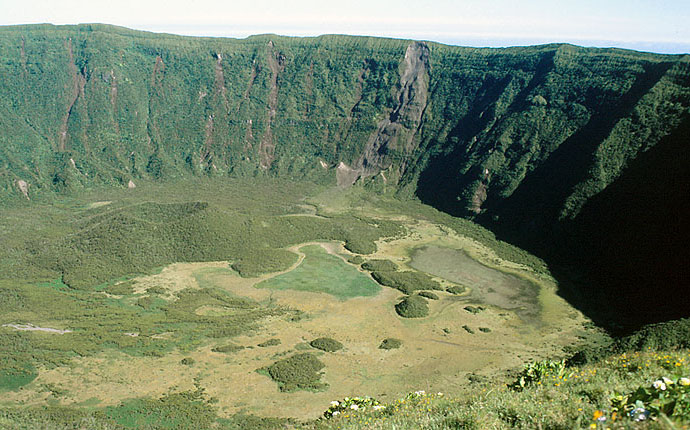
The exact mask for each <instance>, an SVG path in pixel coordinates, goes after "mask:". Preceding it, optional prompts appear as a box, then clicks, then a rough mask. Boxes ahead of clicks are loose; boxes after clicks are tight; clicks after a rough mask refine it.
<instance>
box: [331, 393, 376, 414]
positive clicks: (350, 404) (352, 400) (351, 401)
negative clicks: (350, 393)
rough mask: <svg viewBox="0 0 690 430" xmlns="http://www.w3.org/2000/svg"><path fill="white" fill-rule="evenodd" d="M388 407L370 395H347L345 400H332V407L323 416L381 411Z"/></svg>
mask: <svg viewBox="0 0 690 430" xmlns="http://www.w3.org/2000/svg"><path fill="white" fill-rule="evenodd" d="M384 409H386V407H385V406H384V405H382V404H381V403H379V402H378V400H376V399H373V398H371V397H369V396H365V397H345V398H344V399H343V400H334V401H332V402H331V407H329V408H328V409H327V410H326V412H324V413H323V416H324V417H326V418H333V417H336V416H338V415H341V414H343V413H345V412H353V411H362V412H363V411H367V410H374V411H380V410H384Z"/></svg>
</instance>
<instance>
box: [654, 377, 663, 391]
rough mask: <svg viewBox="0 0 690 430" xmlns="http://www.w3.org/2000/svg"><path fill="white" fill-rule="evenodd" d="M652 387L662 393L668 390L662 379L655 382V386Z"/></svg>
mask: <svg viewBox="0 0 690 430" xmlns="http://www.w3.org/2000/svg"><path fill="white" fill-rule="evenodd" d="M652 385H653V386H654V388H656V389H657V390H661V391H664V390H666V384H664V381H662V380H661V379H659V380H658V381H654V384H652Z"/></svg>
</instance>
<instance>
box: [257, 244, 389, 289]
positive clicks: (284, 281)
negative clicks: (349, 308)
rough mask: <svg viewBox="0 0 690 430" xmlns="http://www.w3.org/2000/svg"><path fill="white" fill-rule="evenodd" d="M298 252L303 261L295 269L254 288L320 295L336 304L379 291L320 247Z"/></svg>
mask: <svg viewBox="0 0 690 430" xmlns="http://www.w3.org/2000/svg"><path fill="white" fill-rule="evenodd" d="M300 251H301V252H303V253H304V255H305V257H304V260H303V261H302V263H301V264H300V265H299V266H298V267H297V268H296V269H294V270H292V271H290V272H288V273H285V274H282V275H279V276H276V277H275V278H271V279H269V280H266V281H263V282H261V283H259V284H258V285H257V287H258V288H271V289H276V290H284V289H293V290H299V291H310V292H323V293H328V294H331V295H333V296H335V297H337V298H339V299H340V300H347V299H350V298H352V297H361V296H364V297H367V296H374V295H376V294H377V293H378V292H379V291H380V287H379V286H378V285H376V283H375V282H373V281H372V280H371V279H369V278H368V277H367V276H365V275H364V274H362V273H361V272H359V271H357V270H356V269H355V268H354V267H352V266H350V265H348V264H346V263H345V262H344V261H343V260H342V259H340V257H337V256H335V255H331V254H329V253H327V252H326V250H325V249H323V247H321V246H319V245H308V246H303V247H301V248H300Z"/></svg>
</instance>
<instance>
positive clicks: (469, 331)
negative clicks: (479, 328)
mask: <svg viewBox="0 0 690 430" xmlns="http://www.w3.org/2000/svg"><path fill="white" fill-rule="evenodd" d="M462 328H464V329H465V331H466V332H467V333H469V334H474V330H472V329H471V328H470V326H468V325H464V326H462Z"/></svg>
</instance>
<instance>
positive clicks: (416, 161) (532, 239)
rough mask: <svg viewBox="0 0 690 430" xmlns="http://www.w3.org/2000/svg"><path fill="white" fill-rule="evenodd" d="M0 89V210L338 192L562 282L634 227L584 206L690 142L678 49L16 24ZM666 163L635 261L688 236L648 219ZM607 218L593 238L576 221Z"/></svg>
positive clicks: (622, 216) (661, 196) (673, 283)
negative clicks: (138, 191) (417, 219)
mask: <svg viewBox="0 0 690 430" xmlns="http://www.w3.org/2000/svg"><path fill="white" fill-rule="evenodd" d="M0 76H2V79H0V95H1V97H0V199H1V200H2V201H4V202H10V203H11V202H15V203H16V202H19V201H21V200H22V199H25V198H26V197H25V196H24V195H23V194H22V192H21V188H22V187H24V188H25V190H27V193H28V196H29V197H30V198H33V199H41V198H44V196H50V195H51V194H53V193H55V192H59V193H62V192H70V191H75V190H79V189H81V188H82V187H91V186H94V185H109V186H111V185H116V186H127V184H129V182H130V181H133V182H134V183H135V184H136V183H137V182H139V181H145V180H150V179H154V180H160V181H169V180H172V179H179V178H188V177H198V176H217V175H218V176H256V175H258V176H262V175H274V176H280V177H284V178H293V179H299V180H302V179H309V180H316V181H319V182H325V183H335V182H336V181H337V182H338V183H340V184H341V185H345V186H347V185H349V184H351V183H353V182H354V183H356V184H364V185H365V186H368V187H371V189H374V190H386V191H392V192H397V193H399V194H401V195H403V196H416V197H418V198H419V199H421V200H422V201H423V202H425V203H429V204H431V205H433V206H435V207H437V208H439V209H442V210H444V211H446V212H449V213H451V214H453V215H460V216H466V217H471V218H474V219H476V220H478V221H479V222H481V223H483V224H484V225H486V226H489V227H490V228H491V229H492V230H494V231H496V232H498V233H499V234H500V236H501V237H502V238H505V239H508V240H509V241H511V242H513V243H517V244H519V245H521V246H523V247H526V248H528V249H530V250H532V251H534V252H536V253H538V254H539V255H540V256H543V257H547V258H549V259H550V260H552V262H553V263H555V264H561V263H565V264H568V265H571V264H572V261H573V259H574V258H582V257H584V258H585V260H584V262H579V263H577V265H578V266H579V268H578V270H579V269H581V268H582V266H587V267H591V266H592V265H601V266H602V267H604V268H608V267H612V266H613V265H614V263H615V261H616V258H617V257H618V256H617V255H612V253H611V252H609V251H606V249H612V248H614V249H615V248H616V247H617V244H618V243H621V241H620V240H618V239H615V238H613V239H607V238H606V232H607V231H609V230H610V229H614V228H616V227H617V226H629V228H631V229H635V228H641V227H640V223H639V222H638V221H637V220H638V219H639V217H638V215H639V211H629V212H628V211H621V210H619V206H616V207H610V206H608V207H607V206H606V205H603V204H601V203H596V202H597V201H599V202H600V201H601V200H602V198H601V197H599V196H601V195H603V194H605V195H607V200H610V201H627V200H626V199H625V196H626V194H625V193H626V192H627V191H624V189H625V190H629V189H630V188H627V187H626V186H624V185H620V186H617V185H616V184H618V183H620V184H626V183H629V184H630V183H632V182H634V181H637V180H638V179H630V180H628V179H627V176H628V175H635V178H640V177H644V176H646V175H649V174H653V173H654V172H660V171H661V172H663V171H665V169H666V166H667V164H668V162H667V161H668V160H666V159H661V158H660V157H642V156H643V155H645V154H647V153H650V152H652V151H653V150H654V149H655V148H656V146H658V145H659V144H660V143H663V142H666V141H668V140H669V139H671V140H673V141H677V144H676V145H675V147H674V148H675V149H672V150H669V151H666V152H665V154H666V156H667V157H669V159H671V160H674V159H679V157H680V156H681V153H679V152H678V151H679V150H681V151H682V148H684V147H686V146H687V143H688V142H687V141H688V137H687V134H684V133H683V132H682V130H683V129H684V128H683V127H684V126H683V124H684V123H686V122H687V118H688V113H689V112H690V57H688V56H687V55H675V56H670V55H657V54H651V53H641V52H634V51H626V50H619V49H592V48H581V47H577V46H571V45H563V44H559V45H555V44H554V45H544V46H535V47H521V48H507V49H475V48H462V47H453V46H444V45H440V44H435V43H422V42H412V41H406V40H393V39H380V38H368V37H349V36H321V37H315V38H287V37H280V36H275V35H262V36H255V37H250V38H247V39H244V40H234V39H211V38H192V37H181V36H173V35H163V34H153V33H146V32H138V31H132V30H127V29H124V28H119V27H112V26H107V25H79V26H50V25H30V26H10V27H2V28H0ZM665 147H668V145H665ZM678 148H680V149H678ZM640 158H644V159H645V160H647V161H644V162H637V160H638V159H640ZM632 166H636V167H634V168H633V167H632ZM679 169H680V170H679ZM679 169H676V170H675V171H676V172H677V174H678V175H679V176H678V177H677V178H676V177H674V179H673V180H669V181H668V182H669V184H668V185H667V186H665V187H658V188H652V189H650V188H646V187H636V188H634V190H635V191H636V193H635V196H634V200H635V201H636V202H637V203H636V205H637V207H644V205H645V204H646V203H645V202H651V201H653V202H655V204H656V203H658V201H661V202H662V203H661V207H659V206H654V211H657V209H658V212H659V213H660V217H659V218H658V219H657V218H656V217H654V216H652V217H651V220H650V222H651V223H653V224H655V225H659V226H660V227H659V230H658V232H657V234H653V235H648V236H649V237H648V238H647V239H648V242H647V243H648V248H649V252H647V251H645V252H646V254H650V255H658V254H659V253H663V252H664V250H665V248H666V246H667V244H668V243H669V241H671V242H673V243H676V241H675V240H676V239H675V238H680V239H678V241H679V242H683V241H685V239H687V238H688V237H689V236H690V235H689V233H688V229H687V227H685V226H684V225H680V231H677V229H676V230H672V229H671V228H670V225H667V223H666V222H665V221H664V220H667V219H669V216H671V217H672V215H671V214H673V213H674V211H675V210H677V209H678V208H680V209H681V210H684V209H683V208H687V207H688V205H687V201H688V196H687V193H683V192H682V191H683V190H682V189H681V188H682V184H684V183H687V182H688V178H687V171H685V170H687V169H682V168H679ZM640 175H641V176H640ZM666 179H668V178H666ZM612 184H613V185H616V186H613V185H612ZM610 186H613V188H611V187H610ZM679 187H680V188H679ZM609 190H611V191H609ZM672 199H676V200H674V201H675V203H673V204H670V205H669V204H667V202H669V201H671V200H672ZM677 199H680V202H678V200H677ZM649 207H651V206H649ZM604 210H605V211H607V212H606V216H603V217H602V219H604V220H605V223H604V224H598V225H597V224H596V223H594V224H593V223H592V222H591V221H588V220H591V219H596V218H598V217H600V216H602V215H603V213H601V212H600V211H604ZM583 211H584V215H583V216H584V217H585V218H586V219H585V218H582V220H581V219H580V214H581V213H583ZM681 224H682V223H681ZM643 225H647V224H646V223H644V224H643ZM672 225H675V224H672ZM642 228H644V227H642ZM674 228H675V227H674ZM602 231H603V232H604V233H602ZM617 234H618V236H617V237H620V233H617ZM602 235H603V237H602ZM588 237H596V239H595V240H593V241H587V240H580V239H578V240H576V241H569V238H588ZM630 242H631V241H630V240H627V239H626V241H623V242H622V243H630ZM583 244H584V245H583ZM674 246H675V245H674ZM637 254H639V255H642V254H645V253H642V254H640V253H637ZM637 254H636V255H637ZM639 255H638V256H636V257H635V256H634V257H631V258H630V259H629V260H627V261H630V262H631V264H630V266H632V269H631V270H632V272H631V274H630V276H618V275H616V274H612V273H610V272H609V271H608V269H604V270H594V271H592V270H587V271H588V272H592V273H589V274H588V276H590V278H591V279H593V281H592V282H594V283H595V284H596V285H602V284H604V286H605V287H606V289H610V290H611V291H620V288H619V287H620V285H622V284H623V283H626V282H630V280H631V279H633V280H634V279H637V278H638V277H639V276H638V275H641V274H642V273H643V271H644V273H646V272H648V270H646V269H642V267H647V266H646V265H638V264H636V262H637V261H638V260H639V259H640V258H644V255H642V256H639ZM593 256H596V257H597V258H595V259H592V257H593ZM623 259H624V260H625V259H626V257H625V256H623ZM661 267H666V266H663V265H662V266H660V265H659V264H652V265H651V268H652V269H653V271H656V272H661V271H662V270H665V269H661ZM595 272H596V273H595ZM645 278H646V279H647V281H645V283H644V285H642V286H640V288H638V289H637V291H640V290H647V289H649V288H655V289H658V290H660V291H661V293H660V294H658V295H657V297H660V298H661V300H660V301H659V302H660V303H661V304H662V305H663V303H665V302H678V300H671V299H672V298H674V297H675V296H674V295H675V294H678V291H679V290H680V291H682V292H681V294H682V295H683V297H685V298H687V297H688V291H687V288H686V285H684V284H683V281H682V277H677V278H675V279H671V280H670V281H669V280H663V281H661V282H657V281H656V277H655V276H646V277H645ZM588 282H590V281H585V283H588ZM607 283H609V284H617V285H618V284H620V285H618V286H614V287H611V288H608V286H607V285H606V284H607ZM612 299H615V295H614V296H609V297H608V298H606V300H612ZM672 307H673V305H668V306H666V308H667V309H668V310H669V312H671V311H673V312H672V313H674V314H678V313H679V312H680V313H683V311H682V310H680V311H679V310H678V308H676V309H675V310H672V309H671V308H672ZM626 308H627V307H626V306H625V305H623V306H622V309H624V310H625V309H626ZM665 312H666V311H664V310H662V311H661V312H657V315H663V314H664V313H665ZM676 316H677V315H676ZM659 318H662V317H659V316H657V317H654V318H653V319H659Z"/></svg>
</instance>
